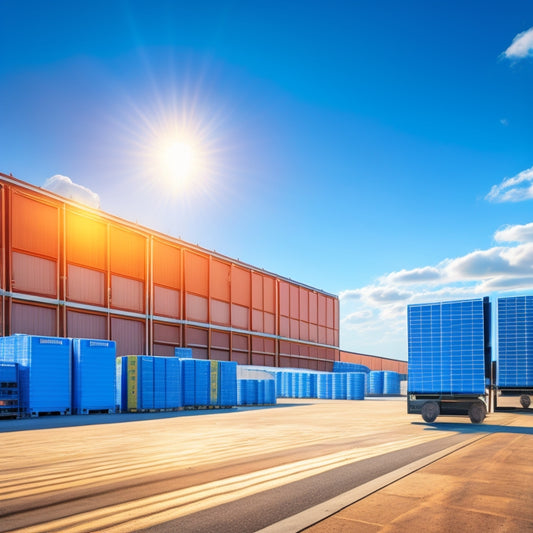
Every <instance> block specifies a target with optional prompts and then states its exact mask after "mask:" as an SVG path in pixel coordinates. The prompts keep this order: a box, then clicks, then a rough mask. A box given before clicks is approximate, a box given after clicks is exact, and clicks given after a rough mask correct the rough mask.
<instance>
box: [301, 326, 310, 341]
mask: <svg viewBox="0 0 533 533" xmlns="http://www.w3.org/2000/svg"><path fill="white" fill-rule="evenodd" d="M300 340H302V341H308V340H309V324H308V323H307V322H300Z"/></svg>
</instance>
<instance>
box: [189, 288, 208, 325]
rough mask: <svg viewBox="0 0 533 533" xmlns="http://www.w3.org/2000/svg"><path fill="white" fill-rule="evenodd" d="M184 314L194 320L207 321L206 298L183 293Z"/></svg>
mask: <svg viewBox="0 0 533 533" xmlns="http://www.w3.org/2000/svg"><path fill="white" fill-rule="evenodd" d="M185 316H186V317H187V320H193V321H194V322H207V298H204V297H202V296H196V295H195V294H186V295H185Z"/></svg>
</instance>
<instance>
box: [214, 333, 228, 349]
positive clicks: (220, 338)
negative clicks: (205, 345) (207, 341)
mask: <svg viewBox="0 0 533 533" xmlns="http://www.w3.org/2000/svg"><path fill="white" fill-rule="evenodd" d="M229 343H230V334H229V333H227V332H225V331H212V332H211V346H214V347H216V348H223V349H228V350H229Z"/></svg>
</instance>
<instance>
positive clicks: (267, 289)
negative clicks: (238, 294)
mask: <svg viewBox="0 0 533 533" xmlns="http://www.w3.org/2000/svg"><path fill="white" fill-rule="evenodd" d="M263 308H264V310H265V311H266V312H267V313H275V312H276V281H275V280H274V279H273V278H271V277H270V276H263Z"/></svg>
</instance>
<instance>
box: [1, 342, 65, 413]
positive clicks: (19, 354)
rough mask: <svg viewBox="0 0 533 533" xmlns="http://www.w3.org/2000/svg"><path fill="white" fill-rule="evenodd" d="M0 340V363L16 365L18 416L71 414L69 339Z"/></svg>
mask: <svg viewBox="0 0 533 533" xmlns="http://www.w3.org/2000/svg"><path fill="white" fill-rule="evenodd" d="M0 339H1V341H0V342H1V343H0V346H1V349H0V358H1V361H4V362H10V363H18V364H19V380H20V392H21V394H20V407H21V413H22V414H23V415H26V416H39V415H40V414H50V413H58V414H62V415H64V414H70V413H71V409H72V388H71V382H72V379H71V373H72V355H71V350H72V347H71V341H70V339H64V338H59V337H40V336H34V335H18V334H17V335H13V336H10V337H1V338H0Z"/></svg>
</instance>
